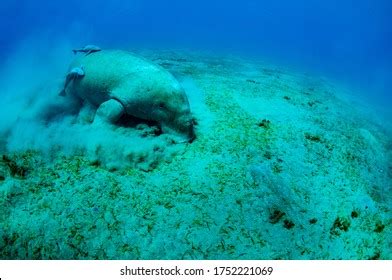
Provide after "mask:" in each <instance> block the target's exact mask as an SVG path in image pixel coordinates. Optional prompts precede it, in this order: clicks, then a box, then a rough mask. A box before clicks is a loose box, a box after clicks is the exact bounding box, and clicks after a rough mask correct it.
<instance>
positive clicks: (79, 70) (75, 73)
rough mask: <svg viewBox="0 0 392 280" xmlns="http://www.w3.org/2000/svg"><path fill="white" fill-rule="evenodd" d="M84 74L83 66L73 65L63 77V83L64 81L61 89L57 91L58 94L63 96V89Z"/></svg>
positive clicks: (64, 93)
mask: <svg viewBox="0 0 392 280" xmlns="http://www.w3.org/2000/svg"><path fill="white" fill-rule="evenodd" d="M84 75H85V73H84V68H83V66H80V67H75V68H72V69H71V70H70V71H69V72H68V74H67V77H66V78H65V83H64V88H63V89H62V91H61V92H60V93H59V95H60V96H65V95H66V92H65V90H66V89H67V87H68V85H69V83H70V82H72V81H74V80H76V79H81V78H83V77H84Z"/></svg>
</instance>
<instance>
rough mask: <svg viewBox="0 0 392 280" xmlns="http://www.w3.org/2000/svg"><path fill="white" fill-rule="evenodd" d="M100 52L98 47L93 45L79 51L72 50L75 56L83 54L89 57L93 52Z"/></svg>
mask: <svg viewBox="0 0 392 280" xmlns="http://www.w3.org/2000/svg"><path fill="white" fill-rule="evenodd" d="M100 50H101V48H100V47H98V46H95V45H87V46H85V47H84V48H81V49H75V50H72V51H73V53H74V54H77V53H78V52H81V53H85V54H86V55H89V54H90V53H94V52H99V51H100Z"/></svg>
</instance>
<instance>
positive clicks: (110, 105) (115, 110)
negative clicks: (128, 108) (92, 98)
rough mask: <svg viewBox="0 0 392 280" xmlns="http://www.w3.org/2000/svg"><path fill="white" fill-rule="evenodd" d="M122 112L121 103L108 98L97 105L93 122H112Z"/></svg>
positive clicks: (116, 119) (117, 118) (115, 120)
mask: <svg viewBox="0 0 392 280" xmlns="http://www.w3.org/2000/svg"><path fill="white" fill-rule="evenodd" d="M124 113H125V109H124V107H123V105H122V104H121V103H120V102H119V101H117V100H115V99H110V100H108V101H106V102H103V103H102V104H101V105H100V106H99V107H98V110H97V112H96V113H95V117H94V121H93V124H94V125H97V124H114V123H116V122H117V121H118V120H119V119H120V118H121V116H122V115H123V114H124Z"/></svg>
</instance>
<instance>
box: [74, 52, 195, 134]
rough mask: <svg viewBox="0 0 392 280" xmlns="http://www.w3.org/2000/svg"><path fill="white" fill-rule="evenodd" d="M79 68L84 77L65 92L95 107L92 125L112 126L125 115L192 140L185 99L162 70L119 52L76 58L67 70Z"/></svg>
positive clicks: (186, 100) (175, 83) (190, 123)
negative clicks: (154, 123)
mask: <svg viewBox="0 0 392 280" xmlns="http://www.w3.org/2000/svg"><path fill="white" fill-rule="evenodd" d="M80 65H83V67H84V68H83V69H84V72H85V76H84V77H83V78H81V79H77V80H74V81H73V83H72V84H70V85H69V86H68V88H67V89H66V92H67V94H70V95H72V96H76V97H78V98H81V99H82V100H85V101H88V102H89V103H91V104H92V105H94V106H96V107H97V112H96V115H95V119H94V122H109V123H115V122H116V121H118V120H119V119H120V117H121V116H122V115H124V114H128V115H131V116H134V117H137V118H140V119H145V120H153V121H156V122H158V123H159V124H160V125H161V129H162V131H163V132H164V133H177V134H180V135H181V136H184V137H185V138H186V139H187V140H189V141H192V140H193V139H194V131H193V120H192V116H191V112H190V108H189V102H188V98H187V96H186V94H185V91H184V90H183V89H182V87H181V85H180V84H179V83H178V81H177V80H176V79H175V78H174V77H173V76H172V75H171V74H170V73H169V72H168V71H166V70H165V69H163V68H161V67H160V66H158V65H155V64H153V63H151V62H149V61H147V60H145V59H143V58H141V57H138V56H135V55H133V54H131V53H129V52H125V51H119V50H102V51H100V52H96V53H92V54H91V55H88V56H81V57H77V58H76V59H75V60H74V61H73V62H72V63H71V65H70V69H73V68H75V67H78V66H80Z"/></svg>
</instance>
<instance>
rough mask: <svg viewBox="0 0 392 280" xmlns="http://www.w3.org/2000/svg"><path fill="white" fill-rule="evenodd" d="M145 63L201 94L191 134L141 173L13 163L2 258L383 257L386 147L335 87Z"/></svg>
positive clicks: (227, 62) (270, 70) (31, 159)
mask: <svg viewBox="0 0 392 280" xmlns="http://www.w3.org/2000/svg"><path fill="white" fill-rule="evenodd" d="M145 55H147V56H150V58H151V59H153V60H156V61H159V62H160V64H161V65H162V66H163V67H168V70H173V71H175V73H176V76H177V77H180V78H181V77H185V76H186V77H187V78H188V79H192V81H193V87H194V88H197V89H198V90H199V91H198V94H202V95H203V96H202V98H200V99H197V100H201V101H200V102H203V105H205V107H200V108H203V110H204V111H203V110H201V109H199V108H195V110H194V113H195V117H196V119H197V121H198V126H197V133H198V134H197V139H196V140H195V141H194V142H193V143H192V144H188V145H187V146H186V147H185V149H184V150H183V151H182V152H179V153H176V154H174V155H173V156H172V157H171V158H170V159H169V160H165V161H162V162H159V163H158V164H156V165H154V166H153V168H151V169H150V170H148V171H143V170H141V169H140V168H138V167H137V166H136V167H133V168H131V167H128V168H126V169H123V170H117V171H112V172H110V171H108V170H107V168H105V167H103V166H100V165H99V164H98V163H97V162H95V161H91V160H89V159H87V158H86V157H84V156H83V155H79V156H64V157H63V156H60V154H56V155H52V157H53V158H52V159H51V160H50V161H49V160H48V159H46V158H45V157H42V156H41V155H38V154H34V153H30V154H28V156H25V157H24V156H23V154H20V155H15V158H14V156H12V160H14V161H15V162H20V163H22V165H21V166H25V168H26V170H28V172H27V173H26V174H25V176H24V177H23V178H22V177H20V176H17V174H18V172H16V173H15V174H14V175H15V176H11V175H9V173H7V172H8V171H7V172H6V173H5V176H4V180H2V181H0V195H1V200H0V207H1V210H2V211H0V212H2V213H3V215H2V218H4V219H2V220H1V227H0V228H2V229H3V230H2V231H0V234H1V238H0V248H1V253H0V257H1V258H3V259H9V258H10V259H390V258H391V257H392V254H391V251H390V249H389V248H390V242H391V239H390V236H391V230H392V229H391V216H390V212H389V211H390V208H388V205H387V202H388V200H387V199H388V198H387V197H385V194H384V196H383V192H382V191H383V190H384V192H385V189H387V188H388V187H389V189H388V190H390V182H391V177H390V176H391V175H390V173H388V172H383V173H382V172H380V170H388V168H389V169H390V168H391V166H390V162H391V152H390V150H388V148H387V147H388V145H390V143H391V139H390V138H389V136H388V135H387V134H385V133H384V132H383V131H382V130H380V129H379V127H378V126H377V125H375V124H374V123H373V121H372V120H370V119H367V118H366V117H365V116H364V115H363V114H361V112H359V111H358V110H356V109H355V108H353V107H352V106H350V105H349V104H347V103H346V102H344V101H342V100H341V99H340V98H339V90H338V89H336V88H334V87H333V86H331V85H330V84H329V83H328V82H326V81H323V80H319V79H314V78H311V77H306V76H303V75H297V74H294V73H292V72H289V71H287V70H278V68H277V67H274V66H270V65H263V64H257V63H250V62H247V61H242V60H240V59H234V58H230V59H223V58H222V59H217V58H212V57H207V56H201V55H196V54H181V53H180V54H173V53H159V54H158V53H150V54H148V53H146V54H145ZM253 81H254V82H253ZM191 89H192V87H191ZM189 94H192V92H189ZM285 97H287V98H285ZM193 105H194V104H193ZM191 107H192V104H191ZM267 121H268V122H267ZM260 124H263V125H260ZM389 147H390V146H389ZM7 156H8V157H10V156H9V155H7ZM10 158H11V157H10ZM18 159H21V161H19V160H18ZM1 166H7V165H4V164H2V165H1ZM7 168H8V167H7ZM7 170H8V169H7ZM3 210H4V211H3ZM32 221H34V223H32Z"/></svg>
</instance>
